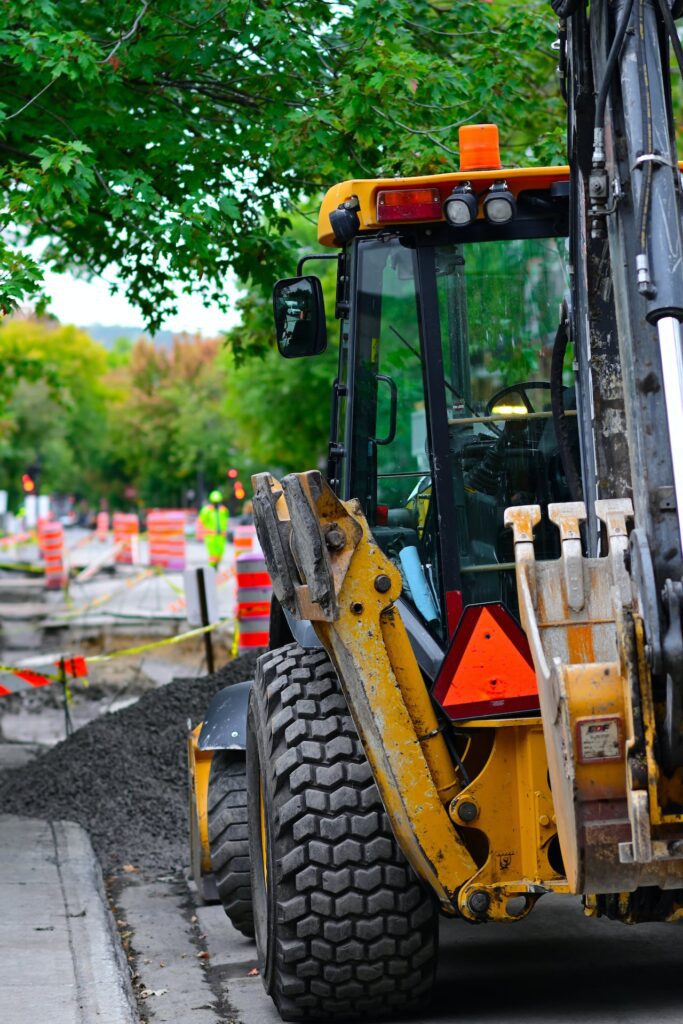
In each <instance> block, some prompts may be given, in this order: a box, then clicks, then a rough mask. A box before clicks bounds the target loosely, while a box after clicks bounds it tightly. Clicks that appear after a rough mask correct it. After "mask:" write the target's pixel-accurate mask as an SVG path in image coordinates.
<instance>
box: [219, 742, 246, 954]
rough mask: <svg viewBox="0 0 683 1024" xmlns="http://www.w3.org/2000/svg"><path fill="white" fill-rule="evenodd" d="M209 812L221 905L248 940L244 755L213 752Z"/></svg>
mask: <svg viewBox="0 0 683 1024" xmlns="http://www.w3.org/2000/svg"><path fill="white" fill-rule="evenodd" d="M208 815H209V845H210V847H211V867H212V870H213V875H214V878H215V881H216V888H217V889H218V895H219V897H220V901H221V904H222V906H223V909H224V911H225V913H226V914H227V916H228V918H229V919H230V921H231V922H232V924H233V925H234V926H235V928H237V930H238V931H239V932H242V934H243V935H246V936H248V937H249V938H250V939H251V938H253V937H254V915H253V911H252V902H251V874H250V870H249V840H248V837H247V777H246V766H245V762H244V756H243V755H241V754H238V755H234V754H228V753H225V752H224V751H216V753H215V754H214V755H213V757H212V759H211V773H210V775H209V796H208Z"/></svg>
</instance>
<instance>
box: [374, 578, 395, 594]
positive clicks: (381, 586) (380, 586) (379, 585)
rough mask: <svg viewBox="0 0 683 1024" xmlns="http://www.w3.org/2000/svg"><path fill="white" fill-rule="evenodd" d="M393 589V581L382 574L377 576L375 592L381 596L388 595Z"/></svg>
mask: <svg viewBox="0 0 683 1024" xmlns="http://www.w3.org/2000/svg"><path fill="white" fill-rule="evenodd" d="M390 587H391V580H390V579H389V577H388V576H385V575H384V573H380V575H379V576H375V590H377V591H379V593H380V594H386V592H387V590H389V589H390Z"/></svg>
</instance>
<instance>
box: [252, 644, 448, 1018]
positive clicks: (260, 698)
mask: <svg viewBox="0 0 683 1024" xmlns="http://www.w3.org/2000/svg"><path fill="white" fill-rule="evenodd" d="M247 794H248V810H249V845H250V859H251V867H252V894H253V906H254V925H255V932H256V946H257V950H258V955H259V962H260V966H261V974H262V977H263V981H264V984H265V987H266V990H267V991H268V992H269V993H270V995H271V996H272V997H273V1000H274V1001H275V1004H276V1006H277V1008H278V1010H279V1012H280V1015H281V1016H282V1018H283V1019H284V1020H314V1019H320V1018H329V1019H333V1020H334V1019H339V1018H347V1017H350V1016H357V1015H359V1014H373V1015H382V1014H387V1013H392V1012H394V1013H395V1012H399V1011H403V1010H407V1009H410V1008H411V1007H414V1006H417V1005H420V1006H421V1007H424V1004H425V1002H426V1001H427V999H428V997H429V994H430V991H431V988H432V985H433V980H434V972H435V966H436V952H437V934H438V912H437V907H436V904H435V901H434V899H433V898H432V896H431V894H430V893H429V892H428V891H427V890H426V889H425V887H424V886H423V885H422V883H421V882H420V881H419V880H418V879H417V877H416V876H415V874H414V873H413V871H412V869H411V868H410V867H409V865H408V864H407V862H406V860H405V858H404V857H403V854H402V853H401V851H400V849H399V847H398V845H397V843H396V840H395V839H394V836H393V833H392V831H391V828H390V826H389V822H388V818H387V816H386V813H385V811H384V808H383V806H382V803H381V801H380V797H379V793H378V791H377V787H376V786H375V783H374V780H373V778H372V773H371V771H370V766H369V764H368V762H367V759H366V757H365V753H364V750H363V747H362V745H361V743H360V740H359V738H358V735H357V733H356V730H355V727H354V724H353V721H352V719H351V716H350V715H349V711H348V708H347V705H346V701H345V698H344V696H343V694H342V692H341V689H340V686H339V682H338V679H337V676H336V673H335V671H334V668H333V667H332V664H331V662H330V660H329V658H328V656H327V654H326V653H325V651H305V650H303V649H302V648H301V647H299V646H298V645H297V644H290V645H288V646H287V647H284V648H282V649H281V650H279V651H274V652H270V653H268V654H266V655H263V657H262V658H260V659H259V663H258V667H257V670H256V678H255V682H254V686H253V688H252V692H251V696H250V703H249V714H248V719H247Z"/></svg>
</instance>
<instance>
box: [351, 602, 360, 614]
mask: <svg viewBox="0 0 683 1024" xmlns="http://www.w3.org/2000/svg"><path fill="white" fill-rule="evenodd" d="M351 611H352V612H353V614H354V615H361V614H362V612H363V605H362V604H361V603H360V601H352V602H351Z"/></svg>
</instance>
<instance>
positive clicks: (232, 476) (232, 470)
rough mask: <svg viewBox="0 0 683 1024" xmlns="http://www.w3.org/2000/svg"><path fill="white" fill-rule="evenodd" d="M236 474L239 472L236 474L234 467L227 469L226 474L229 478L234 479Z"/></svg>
mask: <svg viewBox="0 0 683 1024" xmlns="http://www.w3.org/2000/svg"><path fill="white" fill-rule="evenodd" d="M238 475H239V474H238V472H237V470H236V469H229V470H228V476H229V477H230V479H231V480H236V479H237V477H238Z"/></svg>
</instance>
